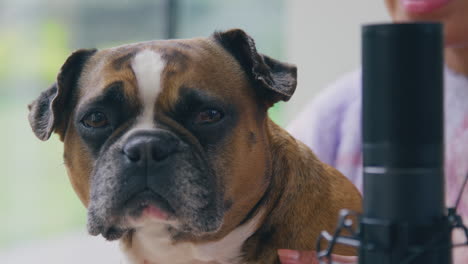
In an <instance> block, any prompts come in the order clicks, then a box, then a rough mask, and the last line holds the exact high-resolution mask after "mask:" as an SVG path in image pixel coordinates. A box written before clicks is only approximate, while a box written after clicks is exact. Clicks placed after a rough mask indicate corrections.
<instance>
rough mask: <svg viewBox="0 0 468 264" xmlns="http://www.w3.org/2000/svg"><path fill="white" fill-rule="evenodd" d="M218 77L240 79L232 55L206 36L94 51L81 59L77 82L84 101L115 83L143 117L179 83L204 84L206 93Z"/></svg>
mask: <svg viewBox="0 0 468 264" xmlns="http://www.w3.org/2000/svg"><path fill="white" fill-rule="evenodd" d="M226 65H228V66H229V67H226ZM208 75H209V76H208ZM221 76H224V77H226V76H231V77H229V78H230V79H236V80H241V81H242V79H243V78H242V76H243V73H242V70H241V68H240V66H238V64H237V63H235V62H234V59H233V58H232V57H231V56H230V55H229V54H228V53H227V52H226V51H225V50H223V49H222V48H221V47H220V46H219V45H216V44H214V43H212V42H210V41H208V40H206V39H190V40H166V41H153V42H146V43H138V44H131V45H125V46H121V47H116V48H112V49H107V50H102V51H99V52H97V53H96V54H95V55H94V56H93V57H92V58H91V59H90V60H89V61H88V62H87V63H86V65H85V67H84V71H83V74H82V77H81V79H80V82H79V86H80V87H81V89H80V98H81V101H90V100H91V99H92V98H95V97H99V96H102V95H103V94H106V93H108V92H109V91H111V88H112V87H115V86H116V85H117V86H119V87H121V91H120V92H121V93H122V96H124V97H125V98H126V100H130V101H131V102H133V103H134V104H137V105H139V106H140V107H139V108H140V109H141V110H142V111H141V113H142V114H143V115H142V116H143V119H145V118H147V121H148V120H149V119H148V118H150V113H153V112H154V107H155V104H156V102H157V101H158V102H161V105H158V107H170V105H171V104H174V103H175V101H177V99H178V95H179V89H180V88H182V87H190V88H194V89H199V90H200V89H203V88H208V87H210V89H209V90H210V91H209V93H215V94H216V92H217V91H216V90H219V89H217V88H219V81H221V79H222V77H221ZM236 76H237V77H236ZM217 81H218V83H216V82H217ZM237 84H239V83H237ZM231 91H232V90H231ZM223 96H224V95H223ZM159 99H161V100H159ZM165 110H166V109H165Z"/></svg>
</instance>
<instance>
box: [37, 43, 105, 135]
mask: <svg viewBox="0 0 468 264" xmlns="http://www.w3.org/2000/svg"><path fill="white" fill-rule="evenodd" d="M95 52H96V49H81V50H77V51H75V52H73V53H72V54H71V55H70V56H69V57H68V59H67V60H66V61H65V63H64V64H63V66H62V68H61V69H60V72H59V74H58V76H57V81H56V82H55V83H54V84H53V85H52V86H51V87H50V88H49V89H48V90H46V91H44V92H42V93H41V95H39V97H38V98H37V99H36V100H34V102H32V103H31V104H30V105H28V108H29V116H28V119H29V124H30V125H31V128H32V130H33V132H34V134H36V136H37V137H38V138H39V139H40V140H47V139H49V138H50V135H51V134H52V132H54V131H55V132H56V133H58V134H59V135H60V139H61V140H63V138H64V136H65V132H66V127H67V123H68V122H66V121H67V120H68V118H69V115H70V103H71V97H72V94H73V90H74V89H75V87H76V83H77V81H78V78H79V76H80V73H81V70H82V69H83V66H84V64H85V62H86V61H87V60H88V58H89V57H91V56H92V55H93V54H94V53H95Z"/></svg>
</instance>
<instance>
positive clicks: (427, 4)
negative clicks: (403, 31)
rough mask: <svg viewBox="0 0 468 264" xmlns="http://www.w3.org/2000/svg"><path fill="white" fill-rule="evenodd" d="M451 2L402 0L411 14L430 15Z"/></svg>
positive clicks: (445, 0) (444, 0) (441, 0)
mask: <svg viewBox="0 0 468 264" xmlns="http://www.w3.org/2000/svg"><path fill="white" fill-rule="evenodd" d="M450 1H451V0H401V2H402V4H403V7H404V8H405V10H406V11H407V12H409V13H429V12H432V11H435V10H436V9H438V8H441V7H443V6H444V5H446V4H447V3H448V2H450Z"/></svg>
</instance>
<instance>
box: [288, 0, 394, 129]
mask: <svg viewBox="0 0 468 264" xmlns="http://www.w3.org/2000/svg"><path fill="white" fill-rule="evenodd" d="M285 1H286V8H287V19H286V20H287V23H288V24H287V25H286V32H287V35H286V39H287V40H286V41H287V43H286V44H287V45H286V46H287V53H286V54H287V61H289V62H291V63H295V64H297V66H298V87H297V90H296V93H295V94H294V96H293V97H292V99H291V101H289V102H288V103H287V104H285V105H284V106H285V107H284V109H285V113H284V117H285V120H291V119H292V118H294V116H295V115H297V113H298V112H299V111H300V110H301V109H302V108H304V106H305V104H306V103H307V102H309V101H310V100H311V99H312V98H313V96H314V95H316V94H317V92H319V91H320V90H321V89H323V88H325V86H326V85H327V84H329V83H330V82H332V81H333V80H335V79H336V78H338V77H340V76H341V75H342V74H343V73H346V72H349V71H352V70H353V69H356V68H357V67H359V65H360V45H361V44H360V37H361V31H360V30H361V25H362V24H366V23H378V22H388V21H390V20H389V16H388V15H387V12H386V9H385V4H384V0H320V1H318V0H285Z"/></svg>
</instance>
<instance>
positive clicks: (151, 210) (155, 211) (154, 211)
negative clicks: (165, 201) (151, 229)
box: [143, 205, 169, 220]
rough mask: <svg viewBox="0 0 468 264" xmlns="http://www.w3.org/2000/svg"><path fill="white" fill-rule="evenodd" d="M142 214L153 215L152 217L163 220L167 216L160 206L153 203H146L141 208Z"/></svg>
mask: <svg viewBox="0 0 468 264" xmlns="http://www.w3.org/2000/svg"><path fill="white" fill-rule="evenodd" d="M143 214H144V215H147V216H149V217H154V218H158V219H164V220H166V219H167V218H168V217H169V216H168V215H167V213H166V212H164V211H163V210H161V209H160V208H158V207H156V206H154V205H148V206H147V207H146V208H145V209H144V210H143Z"/></svg>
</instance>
